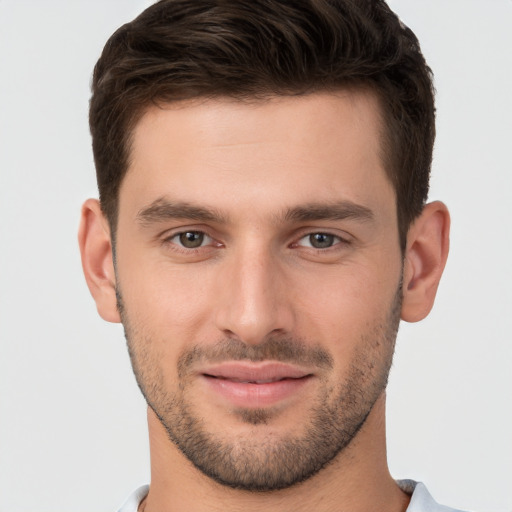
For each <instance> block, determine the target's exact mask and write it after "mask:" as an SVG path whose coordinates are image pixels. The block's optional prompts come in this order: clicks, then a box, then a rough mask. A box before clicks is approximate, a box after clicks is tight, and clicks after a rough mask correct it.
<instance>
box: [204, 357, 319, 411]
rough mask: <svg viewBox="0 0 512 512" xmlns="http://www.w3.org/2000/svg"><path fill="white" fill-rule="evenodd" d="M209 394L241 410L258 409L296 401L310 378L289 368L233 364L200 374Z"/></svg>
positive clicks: (295, 369) (221, 365)
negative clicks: (295, 398)
mask: <svg viewBox="0 0 512 512" xmlns="http://www.w3.org/2000/svg"><path fill="white" fill-rule="evenodd" d="M200 376H201V378H202V380H203V381H204V382H205V384H206V385H207V389H208V390H209V392H212V393H213V394H214V395H215V396H217V397H218V398H220V399H221V400H222V401H227V402H228V403H230V404H231V405H234V406H236V407H243V408H261V407H268V406H271V405H275V404H277V403H279V402H282V401H285V400H290V399H293V398H294V397H298V395H299V393H300V391H301V390H302V389H303V387H304V386H305V385H306V384H307V383H308V382H309V381H311V380H312V378H313V374H312V373H311V372H309V371H307V370H304V369H301V368H298V367H295V366H293V365H289V364H283V363H276V362H263V363H250V362H242V361H234V362H227V363H222V364H219V365H215V366H212V367H209V368H205V369H203V370H202V371H201V373H200Z"/></svg>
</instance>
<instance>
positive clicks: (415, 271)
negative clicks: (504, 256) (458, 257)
mask: <svg viewBox="0 0 512 512" xmlns="http://www.w3.org/2000/svg"><path fill="white" fill-rule="evenodd" d="M449 236H450V214H449V213H448V209H447V208H446V206H445V205H444V204H443V203H441V202H439V201H435V202H433V203H430V204H427V205H426V206H425V207H424V209H423V211H422V213H421V215H420V216H419V217H418V218H417V219H416V221H415V222H414V223H413V224H412V226H411V227H410V228H409V232H408V233H407V245H406V249H405V263H404V282H403V301H402V320H405V321H406V322H418V321H419V320H422V319H423V318H425V317H426V316H427V315H428V314H429V312H430V310H431V309H432V306H433V305H434V299H435V297H436V292H437V287H438V285H439V280H440V279H441V275H442V273H443V270H444V266H445V264H446V259H447V257H448V249H449V245H450V238H449Z"/></svg>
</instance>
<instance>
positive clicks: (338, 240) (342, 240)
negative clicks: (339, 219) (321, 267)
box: [291, 228, 353, 251]
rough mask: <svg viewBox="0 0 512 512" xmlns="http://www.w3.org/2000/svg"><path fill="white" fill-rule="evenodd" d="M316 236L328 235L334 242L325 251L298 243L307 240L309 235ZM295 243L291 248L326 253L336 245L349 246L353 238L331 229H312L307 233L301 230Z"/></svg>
mask: <svg viewBox="0 0 512 512" xmlns="http://www.w3.org/2000/svg"><path fill="white" fill-rule="evenodd" d="M317 234H322V235H328V236H332V237H333V238H335V242H334V243H333V245H332V246H330V247H328V248H325V249H320V248H317V247H312V246H311V245H303V244H301V243H300V242H301V241H302V240H304V239H307V238H309V237H310V236H311V235H317ZM295 240H296V241H295V242H293V243H292V244H291V245H292V247H293V246H295V247H309V248H311V249H314V250H319V251H326V250H329V249H333V248H335V247H336V246H338V245H340V244H341V245H349V244H351V243H352V242H353V238H352V237H351V236H350V235H349V234H348V233H345V232H344V233H340V232H339V231H336V230H332V229H321V228H320V229H318V228H313V229H308V230H307V231H305V230H304V231H303V230H301V233H300V234H299V235H298V236H297V237H296V238H295Z"/></svg>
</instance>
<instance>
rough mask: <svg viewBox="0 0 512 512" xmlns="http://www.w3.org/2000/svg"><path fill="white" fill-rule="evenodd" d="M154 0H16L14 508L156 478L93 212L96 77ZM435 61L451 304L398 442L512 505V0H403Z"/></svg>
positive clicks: (6, 241) (9, 48) (9, 451)
mask: <svg viewBox="0 0 512 512" xmlns="http://www.w3.org/2000/svg"><path fill="white" fill-rule="evenodd" d="M149 3H150V2H148V1H143V0H108V1H103V0H102V1H100V0H89V1H85V0H80V1H79V0H71V1H70V0H46V1H39V0H32V1H27V0H25V1H24V0H0V244H1V250H0V340H1V341H0V343H1V345H0V349H1V352H0V511H5V512H7V511H9V512H26V511H36V510H37V511H39V512H64V511H74V512H86V511H87V512H94V511H109V510H111V511H114V510H116V509H117V507H118V506H119V505H120V503H121V502H122V501H123V500H124V498H125V497H126V495H127V494H128V493H129V492H131V490H132V489H133V488H134V487H136V486H137V485H140V484H142V483H145V482H147V481H148V479H149V469H148V468H149V460H148V442H147V434H146V425H145V404H144V402H143V400H142V398H141V397H140V396H139V392H138V389H137V387H136V385H135V382H134V379H133V376H132V374H131V369H130V366H129V361H128V357H127V355H126V350H125V346H124V338H123V334H122V329H121V327H120V326H118V325H110V324H106V323H104V322H103V321H102V320H100V318H99V317H98V316H97V314H96V311H95V306H94V303H93V301H92V299H91V298H90V297H89V294H88V291H87V289H86V286H85V282H84V280H83V277H82V274H81V267H80V261H79V254H78V247H77V243H76V230H77V225H78V219H79V210H80V205H81V203H82V201H83V200H84V199H85V198H87V197H89V196H95V195H96V186H95V178H94V167H93V162H92V156H91V151H90V137H89V133H88V125H87V104H88V98H89V82H90V77H91V72H92V68H93V65H94V63H95V61H96V59H97V57H98V56H99V53H100V51H101V49H102V47H103V44H104V43H105V41H106V39H107V37H108V36H109V35H110V34H111V33H112V32H113V31H114V30H115V29H116V28H117V27H118V26H119V25H120V24H122V23H124V22H126V21H128V20H130V19H132V18H133V17H134V16H135V15H136V14H138V13H139V12H140V11H141V10H142V9H143V8H144V7H146V6H148V5H149ZM390 4H391V6H392V7H393V8H394V9H395V10H396V11H397V13H398V14H399V15H400V16H401V17H402V19H403V21H404V22H405V23H406V24H408V25H409V26H410V27H411V28H412V29H413V30H414V31H415V32H416V34H417V35H418V37H419V39H420V41H421V42H422V47H423V51H424V53H425V55H426V57H427V60H428V62H429V64H430V65H431V67H432V68H433V70H434V73H435V77H436V78H435V81H436V87H437V89H438V96H437V106H438V138H437V144H436V150H435V158H434V165H433V179H432V191H431V199H442V200H444V201H445V202H446V203H447V204H448V205H449V207H450V209H451V213H452V221H453V226H452V250H451V255H450V258H449V262H448V266H447V269H446V273H445V277H444V279H443V282H442V283H441V287H440V290H439V294H438V300H437V304H436V306H435V308H434V310H433V312H432V314H431V315H430V317H429V318H428V319H427V320H425V321H424V322H422V323H420V324H414V325H403V326H402V328H401V331H400V334H399V343H398V348H397V354H396V359H395V364H394V369H393V370H392V376H391V382H390V386H389V392H388V401H389V408H388V437H389V461H390V467H391V471H392V473H393V475H394V476H395V477H397V478H404V477H406V478H415V479H418V480H423V481H424V482H426V483H427V485H428V486H429V489H430V490H431V492H432V494H433V495H434V497H435V498H436V499H437V500H438V501H440V502H443V503H446V504H450V505H453V506H458V507H460V508H466V509H472V510H477V511H481V512H484V511H485V512H511V511H512V412H511V408H512V391H511V390H512V370H511V368H512V344H511V341H510V338H511V332H512V293H511V288H512V270H511V260H512V258H511V251H512V229H511V221H512V202H511V200H510V196H511V194H512V178H511V164H510V160H511V159H510V151H511V145H512V123H511V114H512V112H511V107H512V101H511V94H512V93H511V91H512V71H511V65H512V60H511V57H510V54H511V50H512V1H510V0H486V1H483V0H391V1H390Z"/></svg>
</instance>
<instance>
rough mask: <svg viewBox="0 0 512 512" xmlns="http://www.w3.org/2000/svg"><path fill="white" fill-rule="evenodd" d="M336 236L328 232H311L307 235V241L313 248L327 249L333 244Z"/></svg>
mask: <svg viewBox="0 0 512 512" xmlns="http://www.w3.org/2000/svg"><path fill="white" fill-rule="evenodd" d="M336 238H337V237H335V236H334V235H329V234H328V233H312V234H311V235H309V237H308V241H309V244H310V245H311V247H314V248H315V249H328V248H329V247H332V246H333V245H334V243H335V241H336Z"/></svg>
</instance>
